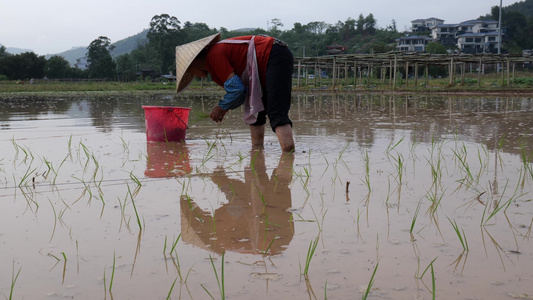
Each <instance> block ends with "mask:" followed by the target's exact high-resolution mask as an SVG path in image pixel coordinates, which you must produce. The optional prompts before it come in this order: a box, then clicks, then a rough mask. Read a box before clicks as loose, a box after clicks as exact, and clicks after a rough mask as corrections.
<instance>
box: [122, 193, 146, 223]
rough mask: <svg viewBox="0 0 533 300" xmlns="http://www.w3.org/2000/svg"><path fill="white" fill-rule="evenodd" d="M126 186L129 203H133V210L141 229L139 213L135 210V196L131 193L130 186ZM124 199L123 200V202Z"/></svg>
mask: <svg viewBox="0 0 533 300" xmlns="http://www.w3.org/2000/svg"><path fill="white" fill-rule="evenodd" d="M127 187H128V194H129V196H130V198H131V204H132V205H133V210H134V211H135V217H137V224H138V225H139V230H142V229H143V226H142V224H141V219H140V218H139V213H138V212H137V206H136V205H135V199H134V198H135V196H134V195H133V194H132V192H131V189H130V186H129V185H127ZM125 201H126V200H124V202H125Z"/></svg>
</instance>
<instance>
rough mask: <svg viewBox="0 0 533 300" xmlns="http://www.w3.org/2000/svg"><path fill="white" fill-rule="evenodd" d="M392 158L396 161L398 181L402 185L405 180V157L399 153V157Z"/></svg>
mask: <svg viewBox="0 0 533 300" xmlns="http://www.w3.org/2000/svg"><path fill="white" fill-rule="evenodd" d="M392 159H393V160H394V161H395V162H396V165H395V167H396V177H395V178H396V182H398V185H402V182H403V173H404V172H405V165H404V159H403V156H402V155H401V154H400V153H398V158H395V157H394V156H392Z"/></svg>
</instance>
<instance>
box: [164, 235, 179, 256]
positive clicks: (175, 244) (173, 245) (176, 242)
mask: <svg viewBox="0 0 533 300" xmlns="http://www.w3.org/2000/svg"><path fill="white" fill-rule="evenodd" d="M180 238H181V233H180V234H179V235H178V238H176V240H175V241H174V243H172V247H171V248H170V252H169V253H170V254H171V255H172V252H174V249H176V246H177V245H178V242H179V240H180ZM166 244H167V238H166V237H165V248H166ZM163 252H164V250H163Z"/></svg>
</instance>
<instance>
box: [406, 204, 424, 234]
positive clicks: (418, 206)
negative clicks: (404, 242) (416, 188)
mask: <svg viewBox="0 0 533 300" xmlns="http://www.w3.org/2000/svg"><path fill="white" fill-rule="evenodd" d="M421 205H422V201H419V202H418V205H417V206H416V209H415V213H414V215H413V219H412V220H411V228H410V229H409V234H410V235H411V242H414V241H416V240H415V238H414V236H413V229H414V228H415V224H416V220H417V218H418V213H419V212H420V206H421Z"/></svg>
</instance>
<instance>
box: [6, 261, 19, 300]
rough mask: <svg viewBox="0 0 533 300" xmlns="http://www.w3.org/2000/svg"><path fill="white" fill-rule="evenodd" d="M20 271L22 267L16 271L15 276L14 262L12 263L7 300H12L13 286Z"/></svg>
mask: <svg viewBox="0 0 533 300" xmlns="http://www.w3.org/2000/svg"><path fill="white" fill-rule="evenodd" d="M21 270H22V267H21V268H19V270H18V271H17V274H15V261H13V267H12V270H11V287H10V289H9V300H12V299H13V293H14V291H15V284H16V283H17V279H18V278H19V275H20V271H21Z"/></svg>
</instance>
